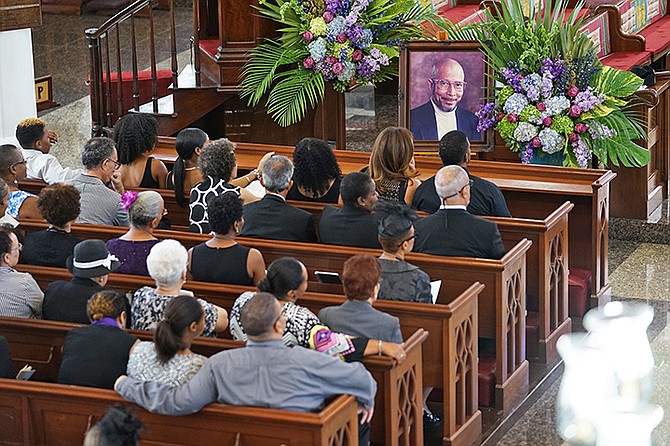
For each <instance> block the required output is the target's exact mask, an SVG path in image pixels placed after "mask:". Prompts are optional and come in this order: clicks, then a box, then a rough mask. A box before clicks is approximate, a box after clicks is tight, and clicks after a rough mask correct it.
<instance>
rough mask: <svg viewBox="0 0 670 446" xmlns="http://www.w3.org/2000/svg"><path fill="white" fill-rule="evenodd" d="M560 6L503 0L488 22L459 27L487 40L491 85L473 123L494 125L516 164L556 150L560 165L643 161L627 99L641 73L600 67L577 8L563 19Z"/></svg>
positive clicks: (544, 158) (639, 135)
mask: <svg viewBox="0 0 670 446" xmlns="http://www.w3.org/2000/svg"><path fill="white" fill-rule="evenodd" d="M564 11H565V2H564V1H563V0H559V1H558V2H557V3H556V4H553V3H552V1H551V0H547V1H546V2H545V8H544V9H543V10H542V11H536V10H535V9H534V4H533V2H528V3H526V2H524V1H523V0H505V2H504V3H503V4H502V5H501V7H500V9H498V10H497V11H496V14H491V13H489V17H488V18H489V21H488V23H484V24H478V25H476V27H473V28H471V29H470V30H467V29H466V30H464V31H466V32H467V31H470V32H471V31H473V30H474V32H475V33H476V35H477V38H478V39H479V40H481V41H485V42H487V43H488V46H487V45H484V52H485V53H486V54H487V56H488V58H489V63H490V64H491V65H492V67H493V71H494V76H495V80H496V84H497V87H496V92H495V96H494V97H493V98H492V100H491V101H490V102H487V103H484V104H482V106H481V107H480V110H479V111H478V113H477V116H478V117H479V127H478V129H477V130H478V131H484V130H486V129H488V128H491V127H492V128H494V129H495V130H496V131H497V132H498V133H499V134H500V136H501V138H503V139H504V140H505V143H506V145H507V146H508V147H509V148H510V149H511V150H513V151H515V152H519V154H520V156H521V161H522V162H524V163H529V162H531V160H532V161H533V162H538V163H543V161H547V160H550V159H552V158H553V159H555V158H557V157H558V158H559V159H560V162H562V164H563V165H564V166H570V167H589V166H590V165H591V159H592V157H593V156H595V157H596V158H597V159H598V160H600V162H601V163H603V164H605V165H607V164H608V163H609V162H611V163H613V164H615V165H619V164H620V163H621V164H623V165H624V166H642V165H645V164H647V163H648V162H649V152H648V151H647V150H646V149H644V148H642V147H640V146H639V145H637V144H635V143H634V142H633V141H632V140H634V139H641V138H645V137H646V135H644V134H643V131H642V128H641V126H640V125H639V123H638V121H637V119H636V117H635V116H633V115H632V113H631V112H630V109H629V107H628V99H627V98H629V97H630V96H631V95H632V94H633V93H634V92H635V91H636V90H637V89H638V88H639V87H640V86H641V85H642V79H641V78H639V77H638V76H636V75H635V74H633V73H629V72H626V71H621V70H617V69H614V68H611V67H606V66H603V65H602V64H601V63H600V61H599V60H598V58H597V56H596V49H595V47H594V44H593V42H592V41H591V40H590V39H589V38H588V37H587V36H586V35H585V34H584V33H582V32H581V31H580V30H579V25H580V20H578V19H577V16H578V13H579V7H578V8H575V10H574V11H573V12H572V14H571V15H570V16H568V17H567V18H566V20H565V22H564V17H563V14H564ZM560 162H559V164H560ZM546 163H547V162H545V164H546ZM549 164H551V162H549Z"/></svg>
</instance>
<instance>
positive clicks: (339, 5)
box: [325, 0, 349, 14]
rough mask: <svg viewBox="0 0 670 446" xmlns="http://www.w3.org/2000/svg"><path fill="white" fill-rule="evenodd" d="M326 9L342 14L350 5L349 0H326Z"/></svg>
mask: <svg viewBox="0 0 670 446" xmlns="http://www.w3.org/2000/svg"><path fill="white" fill-rule="evenodd" d="M325 3H326V10H328V11H330V12H332V13H333V14H340V13H342V12H344V11H345V10H346V8H347V7H348V6H349V0H326V2H325Z"/></svg>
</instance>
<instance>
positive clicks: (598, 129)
mask: <svg viewBox="0 0 670 446" xmlns="http://www.w3.org/2000/svg"><path fill="white" fill-rule="evenodd" d="M588 129H589V135H591V138H593V139H609V138H612V137H614V135H615V134H616V132H615V131H614V130H612V129H611V128H609V127H607V126H606V125H605V124H601V123H599V122H597V121H593V122H591V123H589V127H588Z"/></svg>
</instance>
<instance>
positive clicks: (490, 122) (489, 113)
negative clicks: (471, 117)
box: [475, 102, 496, 132]
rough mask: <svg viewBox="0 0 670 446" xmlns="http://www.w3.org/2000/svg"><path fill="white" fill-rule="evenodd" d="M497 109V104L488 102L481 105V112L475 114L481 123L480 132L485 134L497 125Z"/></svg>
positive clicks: (478, 125)
mask: <svg viewBox="0 0 670 446" xmlns="http://www.w3.org/2000/svg"><path fill="white" fill-rule="evenodd" d="M495 109H496V104H495V102H487V103H485V104H480V105H479V110H478V111H477V113H475V114H476V115H477V117H478V118H479V122H478V123H477V131H478V132H485V131H486V130H488V129H490V128H491V127H493V126H494V125H495V123H496V120H495V116H494V112H495Z"/></svg>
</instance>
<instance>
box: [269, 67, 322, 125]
mask: <svg viewBox="0 0 670 446" xmlns="http://www.w3.org/2000/svg"><path fill="white" fill-rule="evenodd" d="M277 77H278V79H280V80H279V81H278V82H277V83H276V84H275V86H274V87H273V88H272V91H271V92H270V95H269V97H268V101H267V108H268V113H269V114H270V116H272V119H274V120H275V121H276V122H277V123H278V124H279V125H280V126H282V127H288V126H289V125H291V124H295V123H297V122H300V120H301V119H302V118H303V117H304V116H305V112H306V111H307V107H308V106H309V107H316V105H317V104H318V103H319V102H321V100H322V99H323V95H324V93H325V88H326V86H325V82H324V79H323V76H321V75H320V74H317V73H315V72H314V71H312V70H306V69H304V68H297V69H294V70H290V71H286V72H283V73H280V74H279V75H278V76H277Z"/></svg>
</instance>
